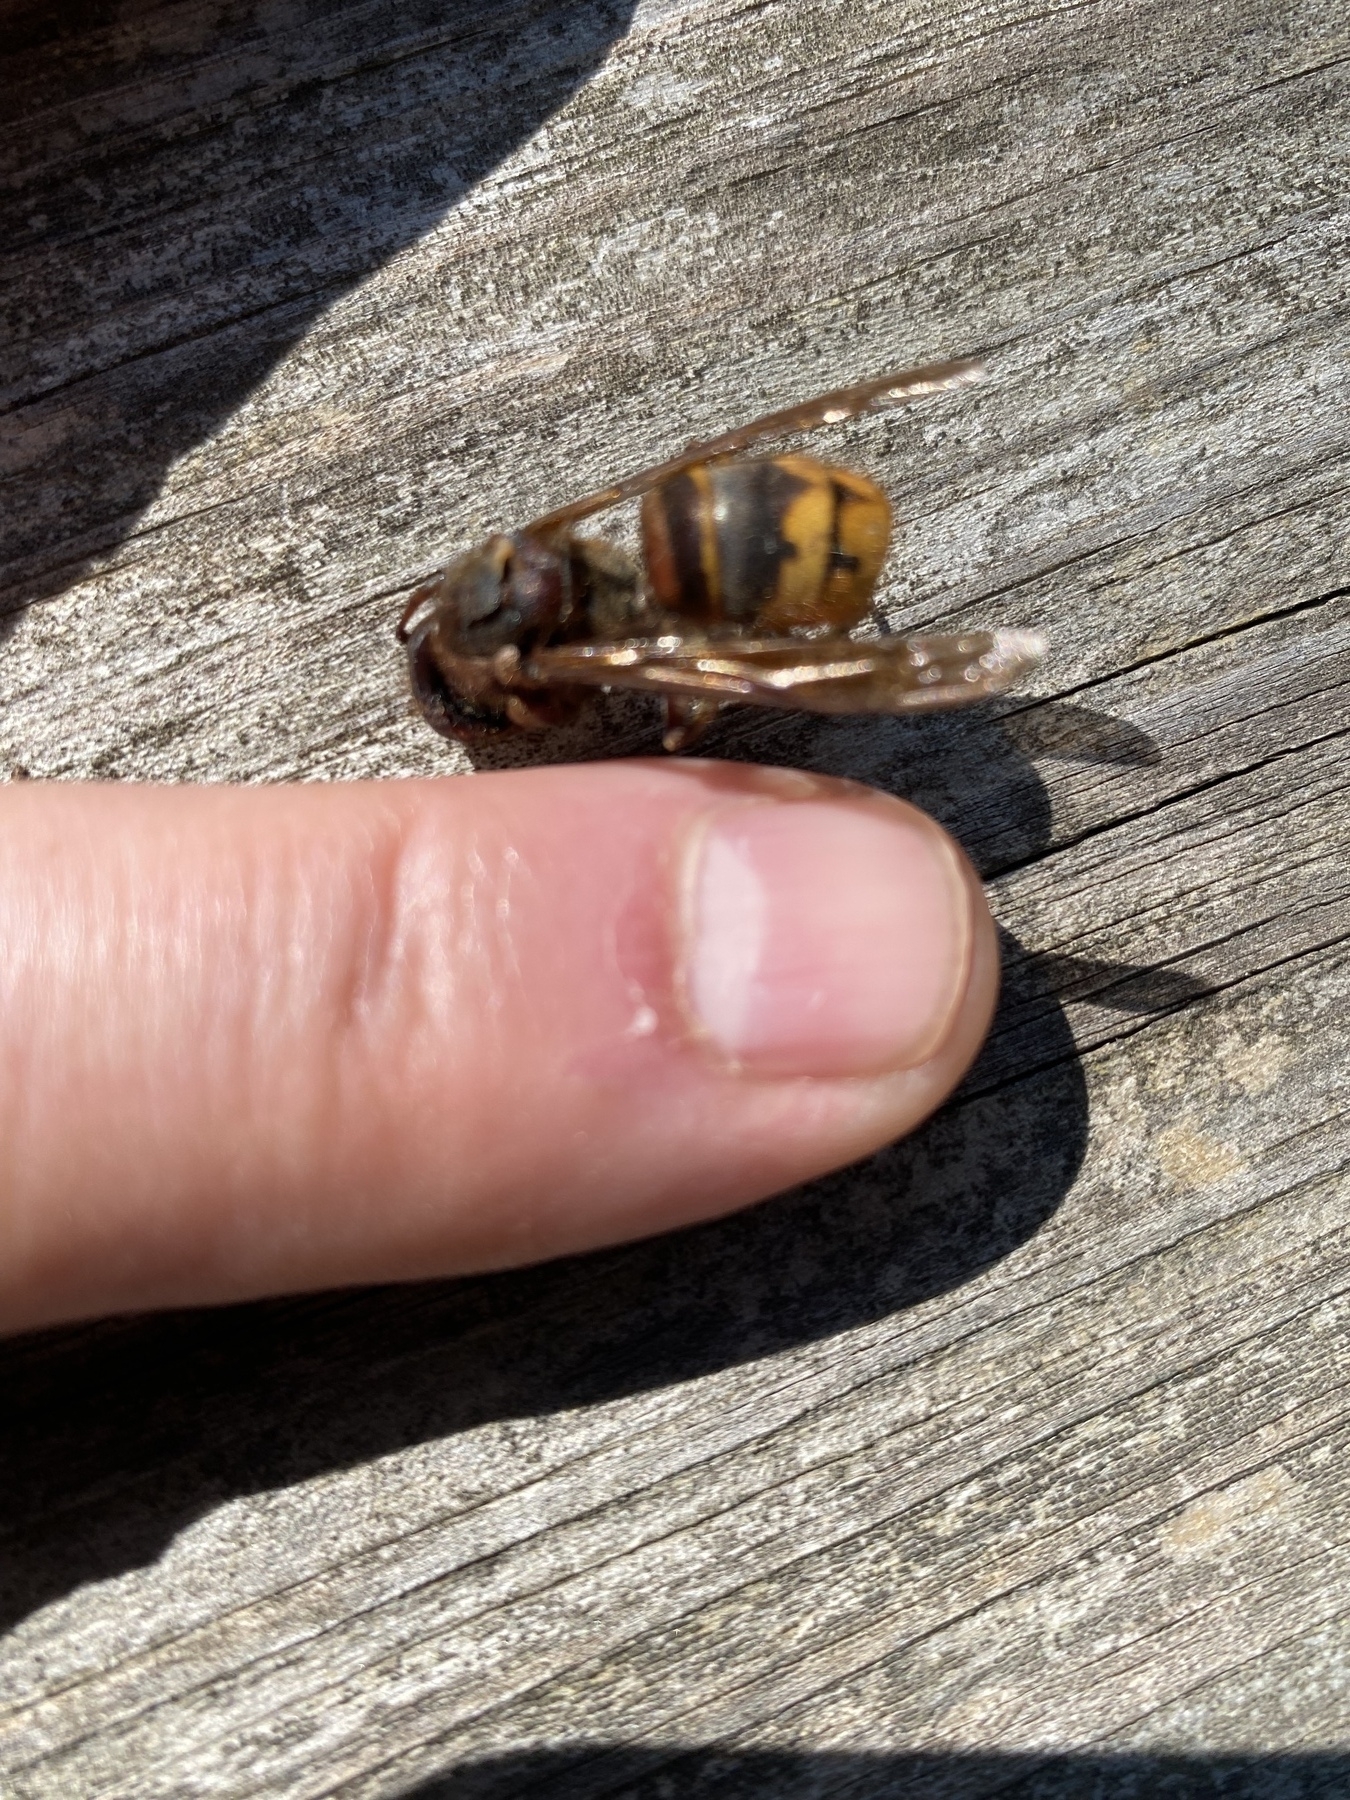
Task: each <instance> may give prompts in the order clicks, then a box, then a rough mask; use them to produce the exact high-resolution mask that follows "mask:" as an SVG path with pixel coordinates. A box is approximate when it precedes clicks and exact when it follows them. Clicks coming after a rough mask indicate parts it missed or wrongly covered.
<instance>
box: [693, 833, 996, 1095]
mask: <svg viewBox="0 0 1350 1800" xmlns="http://www.w3.org/2000/svg"><path fill="white" fill-rule="evenodd" d="M973 927H974V903H973V899H972V896H971V892H970V889H969V887H968V885H967V878H966V876H965V875H964V874H963V871H962V867H961V864H960V861H959V859H958V855H957V852H956V850H955V849H954V847H953V846H952V845H951V844H950V842H949V841H948V840H947V838H946V837H945V836H944V835H943V834H942V833H941V832H940V831H939V830H938V828H937V827H936V826H934V825H930V824H928V823H927V822H926V821H924V820H923V819H922V818H921V817H919V816H918V815H916V814H913V813H911V812H909V811H908V810H907V809H905V808H903V807H900V806H897V805H894V804H891V803H889V802H887V801H885V800H883V799H881V798H879V797H878V798H877V799H875V800H861V801H847V800H845V801H801V802H797V803H786V804H782V805H772V804H750V805H742V806H735V807H729V808H727V809H725V810H724V811H721V812H719V813H716V814H714V815H713V817H712V819H711V821H710V822H709V823H708V824H707V825H706V827H704V829H703V831H702V833H701V836H700V838H699V840H698V841H697V843H696V845H695V846H694V851H693V866H692V868H691V870H690V875H689V882H688V887H687V890H686V916H685V931H686V939H685V942H686V954H685V960H684V970H683V974H684V980H683V990H684V998H685V1003H686V1005H687V1007H688V1009H689V1012H690V1014H691V1016H692V1019H693V1022H694V1024H695V1027H696V1029H697V1030H698V1031H699V1033H700V1034H701V1035H702V1036H703V1037H704V1038H706V1039H707V1040H708V1041H709V1042H710V1043H711V1044H712V1045H713V1046H714V1047H715V1048H716V1049H718V1050H719V1051H720V1052H721V1053H722V1054H723V1055H724V1056H726V1057H727V1058H728V1059H730V1060H731V1061H733V1062H735V1063H737V1064H739V1065H741V1066H743V1067H744V1068H746V1069H748V1070H752V1071H754V1072H756V1073H761V1074H767V1075H815V1076H838V1075H864V1074H874V1073H881V1072H883V1071H886V1070H891V1069H907V1068H914V1067H916V1066H917V1065H918V1064H920V1063H923V1062H926V1061H927V1060H928V1058H929V1057H931V1056H932V1055H933V1054H934V1052H935V1051H936V1050H937V1049H938V1047H939V1046H940V1045H941V1043H942V1042H943V1040H944V1038H945V1037H946V1035H947V1032H948V1030H949V1029H950V1027H951V1024H952V1022H953V1020H954V1017H955V1014H956V1011H957V1009H958V1007H959V1006H960V1003H961V999H962V997H963V995H964V993H965V989H966V983H967V979H968V973H969V963H970V948H971V940H972V934H973Z"/></svg>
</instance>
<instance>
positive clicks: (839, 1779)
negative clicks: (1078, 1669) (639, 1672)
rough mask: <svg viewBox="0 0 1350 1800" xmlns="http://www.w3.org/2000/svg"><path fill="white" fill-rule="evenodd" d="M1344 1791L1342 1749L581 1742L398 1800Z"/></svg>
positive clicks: (442, 1780) (937, 1798)
mask: <svg viewBox="0 0 1350 1800" xmlns="http://www.w3.org/2000/svg"><path fill="white" fill-rule="evenodd" d="M1348 1787H1350V1754H1347V1753H1346V1752H1345V1751H1339V1750H1323V1751H1305V1752H1292V1753H1284V1754H1272V1755H1262V1754H1261V1753H1259V1752H1254V1751H1247V1752H1242V1753H1238V1754H1234V1755H1223V1754H1213V1755H1185V1754H1180V1753H1177V1752H1171V1753H1168V1752H1159V1753H1156V1754H1149V1753H1148V1752H1146V1751H1145V1752H1134V1753H1129V1752H1126V1753H1123V1754H1121V1753H1116V1754H1111V1753H1109V1752H1104V1753H1100V1754H1094V1753H1092V1752H1091V1751H1083V1752H1072V1753H1068V1752H1064V1751H1050V1752H1041V1753H1036V1752H1025V1753H1016V1752H1010V1751H996V1750H990V1751H983V1750H971V1751H904V1750H902V1751H891V1752H884V1751H851V1752H850V1751H810V1750H738V1749H732V1748H729V1747H723V1746H718V1745H711V1744H709V1745H701V1744H700V1745H693V1746H691V1745H689V1744H650V1745H645V1744H644V1745H626V1744H596V1743H589V1744H587V1743H580V1744H576V1745H562V1746H560V1747H558V1748H556V1749H548V1750H522V1751H517V1752H514V1753H511V1752H508V1753H506V1754H504V1755H501V1756H494V1757H484V1758H480V1759H475V1760H474V1761H472V1762H468V1763H463V1764H461V1765H459V1766H458V1767H456V1768H453V1769H448V1770H446V1771H445V1773H444V1774H442V1775H438V1776H435V1777H433V1778H432V1779H430V1780H425V1781H422V1782H419V1783H418V1785H417V1786H416V1787H412V1788H406V1789H404V1790H403V1792H402V1800H527V1797H528V1796H535V1795H541V1796H542V1795H545V1794H547V1795H548V1796H549V1800H606V1797H608V1796H614V1797H615V1800H618V1797H619V1796H622V1800H692V1797H693V1796H698V1800H882V1797H883V1796H884V1797H885V1800H910V1797H911V1796H912V1797H913V1800H992V1796H994V1795H997V1796H998V1797H999V1800H1145V1797H1146V1796H1151V1797H1153V1800H1162V1797H1165V1800H1219V1797H1220V1796H1222V1797H1223V1800H1315V1797H1318V1800H1321V1797H1323V1796H1325V1800H1332V1797H1333V1796H1335V1795H1340V1794H1344V1793H1345V1792H1346V1791H1347V1788H1348Z"/></svg>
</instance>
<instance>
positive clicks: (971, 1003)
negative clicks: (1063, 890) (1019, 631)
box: [0, 762, 997, 1329]
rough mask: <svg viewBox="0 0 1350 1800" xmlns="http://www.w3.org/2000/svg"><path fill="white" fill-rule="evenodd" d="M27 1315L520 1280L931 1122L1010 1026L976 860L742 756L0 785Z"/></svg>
mask: <svg viewBox="0 0 1350 1800" xmlns="http://www.w3.org/2000/svg"><path fill="white" fill-rule="evenodd" d="M0 834H2V836H0V841H3V843H4V845H5V855H4V859H3V863H2V864H0V1243H2V1245H3V1250H2V1253H0V1324H2V1325H3V1326H5V1327H6V1328H9V1329H18V1328H22V1327H25V1326H29V1325H33V1324H37V1323H41V1322H47V1321H52V1320H56V1319H64V1318H71V1317H76V1316H83V1315H89V1314H94V1313H101V1312H109V1311H120V1310H131V1309H141V1308H145V1307H154V1306H163V1305H179V1304H189V1303H198V1302H214V1301H225V1300H234V1299H240V1298H244V1297H248V1296H254V1295H259V1294H264V1293H269V1292H278V1291H283V1290H288V1289H300V1288H314V1287H321V1286H332V1285H342V1284H348V1283H356V1282H368V1281H385V1280H394V1279H401V1278H408V1277H424V1276H432V1275H443V1274H450V1273H458V1272H464V1271H469V1270H481V1269H489V1268H499V1267H503V1266H506V1265H509V1264H513V1263H520V1262H526V1261H531V1260H536V1259H540V1258H543V1257H548V1256H554V1255H558V1254H562V1253H566V1252H572V1251H578V1250H582V1249H586V1248H589V1247H592V1246H596V1245H600V1244H605V1243H611V1242H614V1241H617V1240H619V1239H622V1238H626V1237H633V1236H639V1235H643V1234H647V1233H651V1232H655V1231H660V1230H664V1229H667V1228H669V1227H672V1226H676V1225H681V1224H685V1223H688V1222H691V1221H694V1220H697V1219H702V1218H707V1217H710V1216H712V1215H715V1214H718V1213H721V1212H725V1211H727V1210H730V1209H731V1208H734V1207H736V1206H740V1205H743V1204H745V1203H747V1202H749V1201H752V1200H756V1199H759V1198H761V1197H762V1196H764V1195H767V1194H769V1193H772V1192H774V1191H776V1190H778V1189H781V1188H784V1187H787V1186H789V1185H791V1184H793V1183H795V1182H798V1181H800V1180H803V1179H805V1178H807V1177H809V1176H812V1175H815V1174H818V1173H820V1172H821V1171H823V1170H826V1169H829V1168H832V1167H835V1166H837V1165H839V1164H841V1163H844V1162H847V1161H849V1160H851V1159H853V1158H855V1157H858V1156H860V1155H863V1154H865V1153H867V1152H868V1151H871V1150H873V1149H874V1148H876V1147H877V1146H879V1145H880V1144H882V1143H884V1142H886V1141H888V1140H889V1139H891V1138H894V1137H896V1136H899V1135H901V1134H902V1133H904V1132H906V1131H909V1130H911V1129H912V1128H913V1127H914V1126H915V1125H916V1124H918V1122H919V1121H920V1120H921V1119H922V1118H923V1117H924V1116H925V1115H926V1114H927V1113H929V1112H930V1111H931V1110H932V1109H933V1107H934V1106H936V1105H937V1104H938V1103H939V1102H940V1101H941V1100H942V1099H943V1098H944V1097H945V1096H946V1094H947V1093H948V1092H949V1091H950V1090H951V1088H952V1087H953V1086H954V1085H955V1083H956V1082H957V1081H958V1080H959V1079H960V1076H961V1074H962V1073H963V1072H964V1070H965V1068H966V1067H967V1065H968V1064H969V1062H970V1060H971V1058H972V1057H973V1055H974V1053H975V1050H976V1049H977V1047H978V1045H979V1042H980V1040H981V1038H982V1036H983V1034H984V1032H985V1030H986V1028H987V1025H988V1021H989V1017H990V1015H991V1012H992V1007H993V1002H994V995H995V989H996V982H997V974H996V970H997V951H996V946H995V942H994V935H993V929H992V926H991V924H990V921H989V916H988V913H987V910H986V908H985V906H984V902H983V898H982V895H981V891H980V887H979V883H978V881H977V880H976V878H975V876H974V875H973V873H972V871H971V870H970V868H969V866H968V864H967V863H966V862H965V859H964V858H963V857H962V855H961V853H960V852H959V850H958V849H957V848H956V846H955V845H954V844H953V843H952V841H951V839H950V838H948V837H947V836H946V834H945V833H943V832H942V831H941V830H940V829H939V828H938V827H937V826H936V825H935V824H934V823H933V822H932V821H931V820H929V819H927V818H926V817H925V816H924V815H923V814H921V813H919V812H917V811H916V810H915V809H914V808H912V807H909V806H907V805H904V804H903V803H901V802H899V801H896V800H892V799H890V798H888V797H886V796H883V795H880V794H877V793H875V792H873V791H871V790H868V789H863V788H859V787H857V786H854V785H851V784H845V783H839V782H833V781H826V780H821V779H817V778H814V777H810V776H804V775H799V774H795V773H791V772H786V771H771V770H763V769H751V768H743V767H739V766H735V765H729V764H714V763H697V762H685V763H678V764H672V763H662V764H654V763H642V762H636V763H611V764H596V765H590V766H587V767H568V768H556V769H544V770H535V771H529V772H521V773H511V774H500V775H483V776H476V777H473V778H471V779H452V780H443V781H425V782H412V781H410V782H386V783H357V784H351V785H343V786H320V785H312V786H295V787H276V788H253V789H228V788H195V789H194V788H155V787H114V786H76V785H70V786H67V785H56V784H52V785H47V784H38V783H33V784H24V785H15V786H10V787H8V788H6V789H4V790H0Z"/></svg>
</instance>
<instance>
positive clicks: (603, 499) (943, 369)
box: [528, 362, 985, 531]
mask: <svg viewBox="0 0 1350 1800" xmlns="http://www.w3.org/2000/svg"><path fill="white" fill-rule="evenodd" d="M984 377H985V369H984V364H983V363H980V362H943V363H929V364H928V366H927V367H926V368H923V369H905V370H901V371H899V372H896V373H892V374H890V375H879V376H877V377H876V379H875V380H873V381H860V382H859V383H858V384H857V385H856V386H855V387H846V388H836V389H835V390H834V391H833V393H829V394H819V395H817V396H816V398H815V399H814V400H805V401H802V402H801V403H800V404H799V405H797V406H787V407H784V408H783V409H782V411H781V412H771V413H765V415H764V417H763V418H762V419H754V420H752V421H751V423H750V424H749V425H741V426H738V427H737V429H736V430H735V431H728V432H725V433H724V434H723V435H722V436H721V437H717V438H709V440H708V441H707V443H705V444H691V445H690V446H689V448H688V449H687V450H682V451H681V452H680V454H679V455H678V456H672V457H671V458H670V460H669V461H668V462H663V463H655V464H654V465H653V466H652V467H651V468H650V469H641V470H639V472H638V473H637V474H636V475H629V476H628V477H627V478H626V479H625V480H623V481H616V482H615V483H614V485H613V487H607V488H600V489H598V490H597V492H595V493H594V494H587V495H586V496H585V497H584V498H583V499H581V500H573V501H572V502H571V503H570V504H569V505H567V506H560V507H559V508H558V509H557V511H556V512H551V513H545V514H544V516H543V518H542V519H536V520H535V521H534V523H533V525H531V526H529V527H528V529H529V530H530V531H552V530H554V529H555V528H556V527H558V526H560V525H573V524H575V523H576V522H577V520H578V519H584V518H587V517H589V515H590V514H591V513H595V512H600V511H601V510H602V509H603V508H604V507H606V506H617V505H618V503H619V502H620V501H621V500H636V499H637V498H638V496H639V495H641V494H645V493H646V492H647V491H648V489H649V488H654V487H656V486H657V485H658V483H660V482H662V481H665V480H667V479H668V478H669V477H670V476H671V475H678V474H679V473H680V472H681V470H683V469H691V468H693V467H694V466H695V465H696V464H698V463H704V462H708V461H710V460H711V459H712V458H713V457H718V456H733V455H735V454H736V452H737V451H739V450H748V449H749V448H750V447H751V446H752V445H754V444H758V443H762V442H763V441H764V440H765V439H766V438H775V437H787V436H790V435H794V434H796V435H800V434H801V433H802V432H807V431H816V430H818V429H819V428H820V426H822V425H837V424H839V423H841V422H842V421H843V420H844V419H854V418H857V416H858V415H859V414H860V413H867V412H881V411H883V410H884V409H885V408H886V407H889V406H899V405H901V404H902V403H903V402H904V401H906V400H916V399H918V398H919V396H920V395H922V394H938V393H944V392H946V391H947V390H948V389H949V388H960V387H969V386H970V385H971V384H972V383H973V382H977V381H983V380H984Z"/></svg>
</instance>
